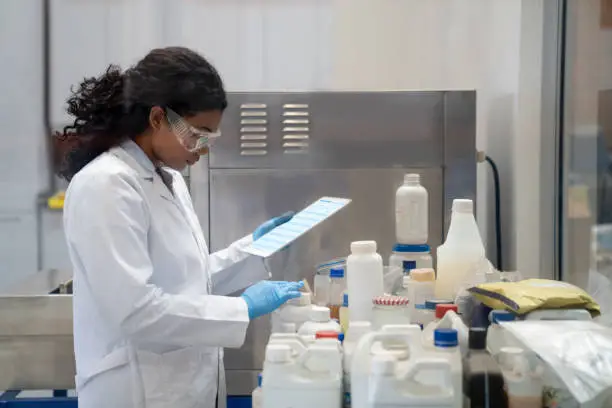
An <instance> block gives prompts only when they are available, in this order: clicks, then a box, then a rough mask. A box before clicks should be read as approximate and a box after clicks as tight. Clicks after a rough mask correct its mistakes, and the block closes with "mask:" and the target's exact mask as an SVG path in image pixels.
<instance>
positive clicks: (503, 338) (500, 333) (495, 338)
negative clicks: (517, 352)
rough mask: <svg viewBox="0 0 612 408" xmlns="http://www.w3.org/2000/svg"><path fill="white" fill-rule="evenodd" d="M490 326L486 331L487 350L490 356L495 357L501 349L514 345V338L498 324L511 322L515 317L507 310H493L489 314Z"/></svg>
mask: <svg viewBox="0 0 612 408" xmlns="http://www.w3.org/2000/svg"><path fill="white" fill-rule="evenodd" d="M490 320H491V325H490V326H489V330H488V331H487V350H488V351H489V353H490V354H491V355H492V356H496V355H497V354H498V353H499V352H500V350H501V349H502V347H511V346H514V345H516V344H517V343H516V341H513V339H514V337H513V336H512V334H511V333H509V332H508V331H507V330H506V329H504V328H503V327H501V326H500V324H499V323H500V322H512V321H514V320H516V316H515V315H514V314H513V313H511V312H508V311H507V310H493V311H492V312H491V314H490Z"/></svg>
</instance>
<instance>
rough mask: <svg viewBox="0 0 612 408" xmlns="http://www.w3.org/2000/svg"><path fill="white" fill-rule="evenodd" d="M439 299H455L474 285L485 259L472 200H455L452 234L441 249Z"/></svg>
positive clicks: (450, 233)
mask: <svg viewBox="0 0 612 408" xmlns="http://www.w3.org/2000/svg"><path fill="white" fill-rule="evenodd" d="M437 255H438V265H437V268H436V269H437V272H438V276H437V279H436V296H437V297H439V298H446V299H455V297H456V296H457V294H458V293H459V290H460V289H461V288H462V287H465V286H466V285H470V284H473V283H474V281H475V279H476V278H477V276H476V273H477V270H478V266H479V265H480V263H481V262H482V261H483V259H484V258H485V250H484V245H483V244H482V239H481V237H480V232H479V231H478V225H477V224H476V219H475V218H474V204H473V202H472V200H454V201H453V212H452V218H451V223H450V227H449V228H448V234H447V235H446V241H444V244H443V245H441V246H439V247H438V253H437Z"/></svg>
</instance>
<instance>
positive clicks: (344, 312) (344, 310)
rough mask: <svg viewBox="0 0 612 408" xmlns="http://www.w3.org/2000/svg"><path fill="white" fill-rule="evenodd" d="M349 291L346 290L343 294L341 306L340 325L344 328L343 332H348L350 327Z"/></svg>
mask: <svg viewBox="0 0 612 408" xmlns="http://www.w3.org/2000/svg"><path fill="white" fill-rule="evenodd" d="M348 298H349V297H348V293H347V292H346V291H344V293H343V294H342V307H341V308H340V313H339V315H340V327H341V328H342V333H346V332H347V331H348V328H349V307H348V305H349V300H348Z"/></svg>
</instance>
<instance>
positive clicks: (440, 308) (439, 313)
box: [436, 304, 459, 319]
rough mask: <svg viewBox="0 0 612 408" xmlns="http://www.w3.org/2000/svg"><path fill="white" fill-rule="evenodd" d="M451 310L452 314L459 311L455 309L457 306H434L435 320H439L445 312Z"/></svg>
mask: <svg viewBox="0 0 612 408" xmlns="http://www.w3.org/2000/svg"><path fill="white" fill-rule="evenodd" d="M450 310H452V311H453V312H455V313H457V312H458V311H459V309H458V308H457V305H451V304H448V305H436V319H441V318H443V317H444V315H445V314H446V312H448V311H450Z"/></svg>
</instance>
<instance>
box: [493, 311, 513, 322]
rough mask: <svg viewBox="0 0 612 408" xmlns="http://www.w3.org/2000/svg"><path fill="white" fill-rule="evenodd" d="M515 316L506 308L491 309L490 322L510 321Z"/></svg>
mask: <svg viewBox="0 0 612 408" xmlns="http://www.w3.org/2000/svg"><path fill="white" fill-rule="evenodd" d="M514 320H516V316H515V315H514V314H513V313H512V312H509V311H507V310H493V311H492V312H491V323H499V322H512V321H514Z"/></svg>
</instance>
